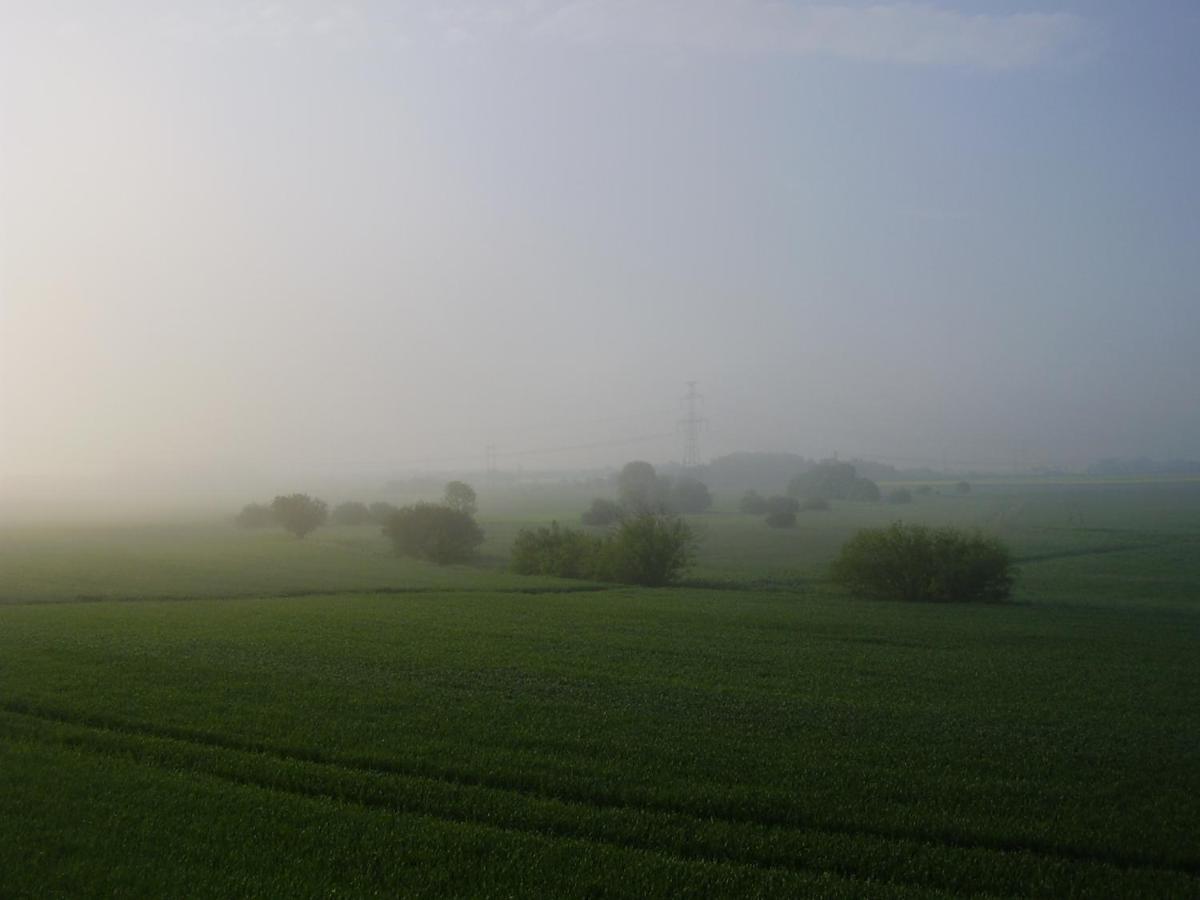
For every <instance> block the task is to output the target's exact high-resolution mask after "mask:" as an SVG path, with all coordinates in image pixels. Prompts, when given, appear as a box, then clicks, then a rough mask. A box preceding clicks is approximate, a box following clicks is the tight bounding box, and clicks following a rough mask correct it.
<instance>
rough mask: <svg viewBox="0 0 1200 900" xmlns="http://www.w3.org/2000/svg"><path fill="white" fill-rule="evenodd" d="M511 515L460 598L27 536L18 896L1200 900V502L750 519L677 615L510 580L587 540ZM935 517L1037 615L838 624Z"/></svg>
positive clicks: (415, 577)
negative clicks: (550, 534)
mask: <svg viewBox="0 0 1200 900" xmlns="http://www.w3.org/2000/svg"><path fill="white" fill-rule="evenodd" d="M724 505H725V507H726V508H728V507H729V506H731V505H732V504H731V503H730V502H728V498H727V501H726V503H725V504H724ZM485 513H486V515H485V516H484V519H485V521H484V524H485V527H486V528H487V529H488V533H489V540H488V543H487V545H486V546H485V548H484V558H483V560H482V561H481V564H480V565H478V566H464V567H451V568H449V569H439V568H437V567H432V566H426V565H423V564H418V563H413V562H408V561H402V560H396V559H395V558H393V557H392V556H391V555H390V554H389V553H388V548H387V546H386V544H385V543H384V542H383V539H382V538H381V537H380V536H379V535H378V533H377V531H376V530H375V529H373V528H347V529H326V530H323V531H320V532H317V533H316V534H314V535H313V536H312V537H310V538H309V539H307V540H305V541H296V540H294V539H291V538H287V537H284V536H283V535H282V534H280V533H274V532H267V533H255V532H249V533H248V532H242V531H238V530H235V529H233V528H232V527H229V526H222V525H212V526H155V527H150V526H147V527H143V528H131V527H126V528H112V529H103V528H80V529H45V528H43V529H20V530H15V529H9V530H7V531H4V532H2V533H0V600H2V601H3V602H2V603H0V896H44V895H47V894H66V895H97V896H98V895H107V896H112V895H114V894H118V895H124V894H128V893H139V894H160V895H176V896H178V895H187V896H213V897H216V896H230V895H248V894H255V895H261V896H315V895H329V894H332V893H337V894H343V895H345V894H349V895H364V894H383V895H404V896H436V895H445V894H459V895H462V894H470V895H478V896H631V897H635V896H636V897H640V896H649V895H657V896H695V897H711V896H717V895H722V894H724V895H730V894H738V895H746V896H795V895H810V896H821V897H839V896H840V897H865V896H872V897H874V896H878V897H928V896H963V895H973V896H1027V895H1036V896H1044V897H1066V896H1079V897H1091V896H1157V897H1187V896H1200V841H1198V840H1197V837H1196V832H1197V828H1196V823H1197V822H1200V665H1198V664H1197V660H1198V659H1200V655H1198V651H1200V485H1195V484H1179V485H1163V484H1153V485H1106V486H1099V487H1097V486H1081V487H1075V486H1070V487H1067V488H1063V487H1061V486H1060V487H1053V488H1048V489H1040V488H1039V489H1037V490H1032V489H1027V488H1025V487H1013V486H1000V485H998V486H988V487H984V488H983V489H981V490H978V491H976V492H975V493H974V494H972V495H971V496H969V497H965V498H962V497H950V496H946V497H931V498H921V499H919V500H918V502H917V503H915V504H913V505H912V506H905V507H888V506H873V505H866V506H860V505H852V504H847V505H841V506H838V507H837V508H836V509H835V510H834V511H832V512H830V513H811V514H803V515H802V519H801V525H800V527H798V528H797V529H795V530H794V531H787V532H777V531H771V530H769V529H766V528H765V527H764V526H763V525H762V524H761V522H759V521H758V520H756V519H752V518H749V517H743V516H740V515H737V514H734V513H731V512H723V513H714V514H712V515H708V516H704V517H700V519H699V520H698V524H699V525H700V526H702V528H703V529H704V531H705V535H706V538H705V544H704V549H703V553H702V557H701V560H700V565H699V566H698V568H697V570H696V572H695V573H694V576H693V581H694V583H693V584H691V585H690V586H685V587H681V588H675V589H670V590H645V589H629V588H613V587H607V588H602V589H597V586H594V585H586V584H582V583H575V582H564V581H557V580H553V579H528V578H520V577H517V576H513V575H511V574H508V573H506V572H505V571H503V560H504V556H505V554H506V552H507V546H508V542H509V541H510V540H511V536H512V535H513V534H514V533H515V531H516V530H517V528H518V527H520V525H522V524H526V523H529V522H536V521H541V520H543V519H547V518H550V517H552V516H558V517H559V518H564V519H565V518H566V517H565V516H564V515H562V513H563V509H562V508H561V507H560V508H555V507H554V506H553V505H552V504H547V508H541V507H530V508H528V509H526V510H524V511H522V510H520V509H518V508H516V506H515V505H514V506H513V507H512V508H506V509H503V510H496V509H493V510H492V511H491V512H490V513H489V512H488V511H487V510H486V509H485ZM898 517H903V518H906V519H919V520H923V521H930V522H952V523H957V524H962V525H968V526H974V525H978V526H981V527H985V528H987V529H989V530H992V531H996V532H997V533H999V534H1001V535H1002V536H1003V537H1004V538H1005V539H1006V540H1008V541H1009V542H1010V543H1011V544H1012V546H1013V547H1014V549H1015V550H1016V552H1017V554H1018V556H1020V557H1021V558H1022V574H1021V580H1020V582H1019V590H1018V594H1017V596H1016V598H1015V601H1014V602H1013V603H1010V604H1005V605H1001V606H985V607H971V606H946V607H942V606H905V605H898V604H893V603H875V602H867V601H862V600H858V599H855V598H852V597H846V596H843V595H841V594H840V593H838V592H837V591H835V590H834V589H833V588H832V587H831V586H830V585H829V584H828V583H827V582H826V580H825V577H824V571H825V566H826V565H827V563H828V560H829V558H830V557H831V556H832V554H833V553H834V552H835V551H836V548H837V547H838V546H839V544H840V543H841V541H842V540H844V538H845V537H846V536H848V535H849V534H850V533H852V532H853V530H854V529H855V528H857V527H860V526H862V525H864V524H869V523H871V524H874V523H881V522H886V521H890V520H891V519H894V518H898ZM121 601H126V602H121Z"/></svg>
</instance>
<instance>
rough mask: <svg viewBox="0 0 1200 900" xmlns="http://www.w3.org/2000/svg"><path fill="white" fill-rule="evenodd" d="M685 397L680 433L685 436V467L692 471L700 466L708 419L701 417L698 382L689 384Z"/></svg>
mask: <svg viewBox="0 0 1200 900" xmlns="http://www.w3.org/2000/svg"><path fill="white" fill-rule="evenodd" d="M687 386H688V389H687V393H686V394H685V395H684V397H683V418H682V419H680V420H679V423H678V425H679V433H680V434H681V435H682V436H683V467H684V468H685V469H691V468H694V467H695V466H698V465H700V433H701V432H702V431H703V430H704V429H705V427H706V426H707V425H708V419H706V418H704V417H703V416H702V415H700V405H701V400H702V398H701V396H700V395H699V394H698V393H696V382H694V381H689V382H688V383H687Z"/></svg>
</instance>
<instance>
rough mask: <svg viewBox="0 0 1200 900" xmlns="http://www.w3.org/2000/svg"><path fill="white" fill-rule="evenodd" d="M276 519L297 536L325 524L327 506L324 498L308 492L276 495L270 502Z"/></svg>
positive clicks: (327, 513)
mask: <svg viewBox="0 0 1200 900" xmlns="http://www.w3.org/2000/svg"><path fill="white" fill-rule="evenodd" d="M271 511H272V512H273V513H274V514H275V519H276V521H278V522H279V524H281V525H282V526H283V527H284V528H286V529H287V530H288V531H290V532H291V533H292V534H294V535H295V536H296V537H298V538H302V537H304V536H305V535H306V534H308V533H309V532H310V531H312V530H313V529H315V528H317V527H318V526H320V525H324V524H325V519H326V518H327V517H328V515H329V508H328V507H327V506H326V505H325V501H324V500H317V499H315V498H313V497H310V496H308V494H288V495H287V496H281V497H276V498H275V500H274V501H273V502H272V503H271Z"/></svg>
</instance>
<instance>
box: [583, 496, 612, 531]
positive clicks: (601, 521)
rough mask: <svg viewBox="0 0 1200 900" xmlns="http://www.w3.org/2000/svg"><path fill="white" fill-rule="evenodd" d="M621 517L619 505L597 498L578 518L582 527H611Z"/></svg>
mask: <svg viewBox="0 0 1200 900" xmlns="http://www.w3.org/2000/svg"><path fill="white" fill-rule="evenodd" d="M621 515H622V510H621V505H620V504H619V503H614V502H613V501H612V500H605V499H604V498H603V497H597V498H596V499H595V500H593V501H592V505H591V506H590V507H588V509H586V510H584V513H583V515H582V516H581V517H580V518H582V520H583V524H584V525H612V524H613V523H615V522H618V521H620V519H621Z"/></svg>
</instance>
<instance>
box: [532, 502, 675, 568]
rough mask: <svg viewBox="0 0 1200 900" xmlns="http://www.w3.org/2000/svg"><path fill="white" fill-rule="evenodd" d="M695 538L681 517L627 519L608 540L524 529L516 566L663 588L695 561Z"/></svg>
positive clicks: (552, 528)
mask: <svg viewBox="0 0 1200 900" xmlns="http://www.w3.org/2000/svg"><path fill="white" fill-rule="evenodd" d="M695 544H696V536H695V533H694V532H693V531H692V529H691V528H690V527H689V526H688V524H687V523H686V522H684V521H683V520H682V519H680V518H679V517H678V516H674V515H669V514H665V513H653V512H643V513H640V514H638V515H632V516H627V517H626V518H624V519H622V520H621V522H620V524H619V525H617V526H616V527H615V528H614V529H612V530H611V531H609V532H608V533H607V534H605V535H603V536H599V535H592V534H587V533H585V532H581V531H573V530H571V529H570V528H562V527H560V526H559V525H558V523H557V522H555V523H553V524H552V525H551V526H550V527H549V528H536V529H528V528H526V529H522V531H521V532H520V533H519V534H518V535H517V537H516V540H515V541H514V542H513V550H512V568H513V570H514V571H515V572H518V573H519V574H522V575H556V576H558V577H560V578H587V579H592V580H595V581H613V582H617V583H620V584H639V585H645V586H647V587H658V586H661V585H665V584H671V583H673V582H675V581H678V580H679V578H680V577H682V576H683V574H684V573H685V572H686V571H687V570H688V568H690V566H691V564H692V562H693V560H694V558H695Z"/></svg>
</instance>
